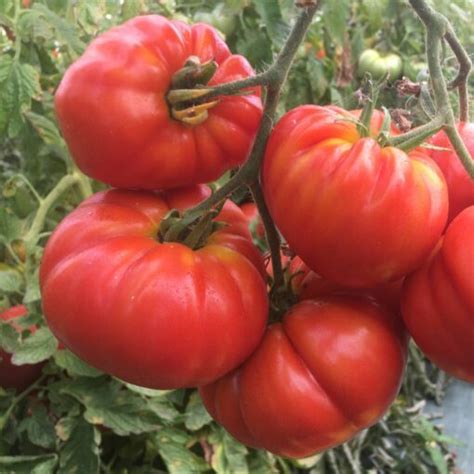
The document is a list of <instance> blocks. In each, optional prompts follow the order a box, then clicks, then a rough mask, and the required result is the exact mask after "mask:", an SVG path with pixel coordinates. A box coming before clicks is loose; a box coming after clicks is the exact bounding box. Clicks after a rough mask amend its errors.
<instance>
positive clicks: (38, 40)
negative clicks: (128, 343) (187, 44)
mask: <svg viewBox="0 0 474 474" xmlns="http://www.w3.org/2000/svg"><path fill="white" fill-rule="evenodd" d="M437 3H439V9H440V11H441V12H443V13H446V14H448V16H449V17H450V18H451V19H452V20H453V21H455V24H456V27H457V28H456V29H457V32H458V34H459V36H460V38H461V40H462V42H463V44H465V46H466V47H467V48H468V49H469V48H471V50H472V47H473V45H474V37H473V35H472V23H473V22H474V17H473V15H474V9H472V8H469V5H470V0H457V1H455V2H452V1H447V0H446V1H445V0H442V1H439V2H437ZM140 14H159V15H162V16H164V17H166V18H168V19H170V20H173V21H174V20H178V21H182V22H186V23H192V22H194V21H202V22H206V23H210V24H212V25H213V26H214V27H215V28H217V29H218V30H219V31H220V32H221V34H222V35H223V36H222V38H221V37H219V39H216V41H218V42H219V41H222V42H223V41H224V38H225V41H226V43H227V45H228V46H229V50H230V52H231V53H232V54H240V55H243V56H245V57H246V58H247V60H248V62H249V64H250V66H251V67H252V68H253V69H254V70H255V71H257V72H258V71H261V70H263V69H264V68H265V67H266V66H267V65H268V64H271V63H272V61H273V58H274V56H275V54H276V53H277V52H278V51H280V49H281V47H282V45H283V44H284V41H285V39H286V37H287V34H288V32H289V31H290V27H291V25H292V24H293V21H294V17H295V8H294V2H293V1H290V0H280V1H271V2H270V1H265V0H215V1H210V2H204V1H196V2H188V1H184V0H163V1H160V2H146V1H144V0H124V1H121V2H119V1H117V2H110V1H105V0H93V1H90V2H89V1H87V2H85V1H84V2H64V1H61V0H33V1H21V2H20V1H14V0H1V1H0V51H1V52H0V140H1V146H0V175H1V176H0V187H1V193H2V194H1V196H0V199H1V206H0V312H3V311H4V310H7V309H9V308H14V307H17V306H18V305H26V309H27V312H26V314H24V315H22V316H21V317H19V318H18V319H17V323H16V327H12V325H11V324H10V323H9V322H8V321H6V320H5V321H4V320H3V319H2V318H0V346H1V348H2V350H0V357H2V360H0V374H1V373H2V372H1V371H2V370H3V369H2V365H1V364H3V363H4V355H5V354H6V356H5V359H8V363H9V366H8V370H10V369H12V370H14V369H15V368H16V367H17V368H19V369H20V368H21V369H23V370H25V369H26V368H28V367H30V368H31V367H34V368H35V369H34V373H33V374H28V375H29V376H30V375H31V378H30V379H29V380H28V384H29V386H24V385H23V384H22V383H20V384H19V386H17V388H19V389H20V391H17V390H15V389H14V388H13V387H12V386H8V385H6V384H4V385H5V386H2V388H0V430H1V436H0V472H15V473H16V472H18V473H22V472H28V473H30V472H32V473H53V472H54V473H55V472H60V473H70V472H80V473H91V474H93V473H97V472H106V473H107V472H110V473H112V472H123V473H130V474H131V473H160V472H163V471H167V472H170V473H176V474H183V473H188V472H192V473H199V472H204V473H207V472H217V473H220V474H225V473H229V474H230V473H235V472H237V473H239V474H240V473H242V474H245V473H254V472H255V473H260V472H261V473H264V472H284V473H288V472H316V473H319V472H330V473H338V472H348V470H350V469H353V468H354V466H359V469H378V470H380V472H384V471H387V470H388V471H390V472H410V471H411V470H412V469H413V466H419V465H420V464H422V465H423V466H426V469H427V470H430V469H431V470H433V469H437V470H439V472H447V470H448V467H449V466H451V465H452V460H451V457H450V454H449V451H448V448H447V444H448V443H449V442H451V440H449V439H448V438H446V437H445V436H443V435H442V434H441V432H440V431H439V430H438V429H437V428H435V427H434V426H433V425H432V424H431V423H430V422H429V421H428V420H427V419H426V418H425V417H423V415H422V414H421V413H420V409H419V406H420V405H419V403H418V402H419V401H420V400H422V399H423V398H426V397H430V398H436V397H439V396H440V387H442V382H441V381H440V380H441V379H440V377H439V372H438V371H437V370H436V369H435V368H434V367H433V366H432V365H431V364H430V363H429V362H428V361H426V360H424V359H423V358H422V356H421V355H420V353H419V352H418V351H417V349H416V348H415V347H414V346H410V350H409V353H410V358H409V361H408V369H407V376H406V377H405V379H404V381H403V385H402V389H401V393H400V395H399V397H398V398H397V400H396V401H395V402H394V404H393V405H392V407H391V409H390V410H389V412H388V413H387V415H386V416H385V417H384V419H383V420H382V421H381V422H380V423H378V424H377V425H375V426H374V427H373V428H371V429H370V430H369V431H366V430H365V431H363V432H362V433H361V434H360V435H358V436H357V437H356V438H354V439H353V440H351V441H350V442H349V443H347V444H346V445H344V446H343V447H338V448H334V449H331V450H329V451H326V452H324V453H321V454H318V455H315V456H312V457H310V458H306V459H302V460H289V459H286V458H282V457H278V456H276V455H273V454H270V453H269V452H267V451H263V450H257V449H253V448H248V447H246V446H244V445H242V444H240V443H238V442H237V441H236V440H235V439H234V438H232V437H231V436H230V435H229V434H228V433H227V432H226V431H225V430H224V429H223V428H222V427H220V426H219V425H217V424H216V423H215V422H213V421H212V419H211V416H210V415H209V414H208V412H207V411H206V409H205V408H204V406H203V403H202V402H201V399H200V397H199V396H198V393H197V391H196V390H192V389H176V390H154V389H150V388H143V387H139V386H136V385H133V384H130V383H126V382H123V381H119V380H118V379H115V378H113V377H111V376H110V375H106V374H104V373H103V372H102V371H101V370H99V368H96V367H92V366H89V365H88V364H87V363H86V362H84V361H83V360H81V359H79V358H78V357H77V356H76V355H74V354H73V353H72V352H70V351H69V350H68V349H67V348H65V347H64V346H63V345H62V344H59V345H58V341H57V340H56V338H55V337H54V336H53V334H52V333H51V331H50V330H49V328H48V326H47V325H46V324H45V318H44V315H43V313H42V302H41V294H40V288H39V265H40V261H41V259H42V257H43V254H44V247H45V244H46V240H47V238H48V237H49V235H50V234H51V233H52V231H53V230H54V229H55V228H56V227H57V225H58V223H59V222H60V221H61V220H62V219H63V218H64V217H65V216H66V215H67V214H69V213H70V212H71V211H73V209H75V208H76V207H77V206H78V205H79V203H80V202H82V201H84V200H85V199H86V198H89V197H90V196H91V195H92V194H93V193H94V192H101V191H103V190H104V188H105V186H104V185H103V184H101V183H99V182H95V181H94V182H93V181H90V180H89V179H88V178H86V177H85V176H84V175H82V174H81V173H80V172H79V171H78V170H77V168H76V165H75V164H74V162H73V160H72V158H71V156H70V154H69V150H68V148H67V146H66V144H65V141H64V139H63V138H62V133H61V132H60V130H59V128H58V124H57V121H56V116H55V113H54V95H55V92H56V90H57V88H58V85H59V83H60V81H61V79H62V77H63V76H64V73H65V71H66V69H67V68H68V67H69V65H70V64H72V62H74V61H76V60H77V59H78V58H79V57H80V55H81V54H82V53H83V52H84V51H85V49H86V47H87V45H88V44H89V43H90V42H91V41H92V40H93V39H94V38H95V37H96V36H97V35H99V34H100V33H103V32H104V31H106V30H109V29H110V28H111V27H113V26H116V25H118V24H121V23H123V22H124V21H126V20H129V19H131V18H133V17H135V16H137V15H140ZM422 38H423V31H422V27H421V25H420V23H419V22H418V20H417V19H416V18H415V16H414V15H413V12H412V11H411V10H410V9H409V7H408V6H407V5H406V3H405V2H403V1H401V0H396V1H382V2H374V1H372V0H361V1H357V2H356V1H350V0H344V1H342V2H330V1H327V2H324V4H323V6H322V9H321V10H320V11H319V12H318V13H317V14H316V16H315V18H314V20H313V22H312V24H311V26H310V28H309V31H308V34H307V36H306V40H305V42H304V43H303V44H302V45H301V46H300V48H299V50H298V53H297V55H296V59H295V63H294V66H293V69H292V71H291V74H290V76H289V78H288V82H287V86H286V87H285V89H284V91H283V94H282V98H281V101H280V103H279V106H278V115H279V116H283V115H284V114H285V113H286V112H287V111H288V110H289V109H290V108H292V107H295V106H299V105H301V104H305V103H309V104H319V105H326V104H329V103H331V104H336V105H337V106H341V107H345V108H346V109H354V108H356V106H357V101H356V99H355V95H354V92H355V91H356V90H357V89H358V88H359V86H360V80H361V78H360V77H359V76H358V74H357V58H359V56H360V55H361V53H362V52H363V51H364V50H367V49H375V50H377V51H379V52H380V53H381V54H382V55H388V54H395V55H397V57H400V58H401V60H402V61H403V70H404V73H405V74H406V75H411V77H415V78H416V77H421V76H420V75H422V74H423V64H424V56H423V48H424V46H423V41H422ZM226 54H230V53H226ZM415 63H416V64H418V65H419V66H420V67H418V66H417V67H418V69H416V71H415V72H413V71H414V65H415ZM250 66H248V65H247V63H245V67H243V69H244V72H245V74H246V75H248V74H250ZM398 66H399V65H398V62H397V68H398ZM445 69H446V71H447V74H448V76H450V77H454V76H455V74H456V66H455V63H454V62H453V61H452V59H451V58H449V57H448V58H446V60H445ZM234 72H235V71H234ZM241 72H242V71H241ZM231 73H232V71H230V72H229V74H231ZM397 73H398V71H397ZM413 74H414V76H413ZM237 75H238V74H237ZM235 78H236V77H234V79H235ZM471 86H472V84H471ZM87 92H90V89H89V90H88V89H87V84H86V85H85V88H84V93H87ZM425 92H426V91H425ZM381 98H382V99H383V103H384V104H386V105H388V106H391V107H400V108H405V107H407V108H408V109H409V111H410V115H409V120H410V121H411V122H413V123H420V122H423V121H424V120H426V117H427V115H429V113H430V110H431V109H430V108H431V107H432V99H431V97H430V95H429V93H423V92H422V93H421V94H420V95H418V96H417V97H414V96H411V97H409V98H406V97H400V96H399V95H398V94H396V92H395V90H394V88H393V87H392V86H391V85H390V84H389V85H388V86H387V87H386V88H384V89H383V90H382V92H381ZM254 99H255V100H254ZM256 99H257V97H256V96H255V97H254V96H249V95H248V94H247V95H245V94H244V95H241V96H235V97H233V98H232V100H231V102H232V104H234V105H235V104H239V103H242V102H244V103H252V104H253V107H254V109H255V110H253V112H252V113H250V119H247V118H245V117H244V118H243V119H242V120H244V121H250V122H251V121H252V120H254V119H255V115H258V116H259V114H260V108H259V107H260V105H259V103H257V102H256ZM78 103H80V100H79V99H78ZM103 112H105V114H106V113H107V111H103ZM86 113H90V112H87V111H86ZM91 115H92V114H91ZM95 118H96V117H94V116H91V117H90V128H91V130H90V132H96V130H94V127H95V124H94V120H95ZM115 118H117V117H115ZM86 131H87V130H86ZM225 133H226V130H224V134H225ZM250 135H251V134H250ZM249 140H251V137H250V138H249V137H243V138H242V143H243V144H242V143H241V145H242V147H243V148H245V147H248V141H249ZM100 145H101V146H105V145H106V143H104V142H101V143H100ZM115 151H117V150H115ZM118 151H122V152H125V151H127V150H123V149H119V150H118ZM438 151H439V150H438ZM127 152H129V151H127ZM441 152H442V150H441V151H439V153H441ZM439 160H442V156H441V157H440V158H439ZM217 168H218V171H215V170H211V172H210V173H209V177H206V178H205V179H214V178H217V175H218V174H219V173H220V172H221V171H224V168H225V167H222V166H218V167H217ZM182 171H183V173H186V172H190V170H186V169H185V168H183V170H182ZM125 174H126V175H127V174H128V173H125ZM145 174H146V173H145ZM126 177H128V178H130V176H126ZM122 178H123V176H122ZM180 178H183V182H185V181H186V179H185V177H182V176H181V177H180ZM227 178H228V175H225V176H224V178H223V179H224V180H225V179H227ZM448 185H449V183H448ZM148 187H152V188H153V185H150V186H148ZM450 192H451V190H450ZM247 198H248V196H247V195H246V194H245V193H241V194H239V193H237V194H236V195H235V196H234V199H235V200H236V201H238V203H239V204H240V203H242V202H245V201H246V200H248V199H247ZM252 219H253V218H252ZM252 227H253V230H255V231H256V234H257V237H258V244H259V245H260V246H262V245H264V244H262V242H263V239H262V230H261V228H260V227H257V224H256V223H253V224H252ZM84 229H85V230H87V229H86V227H84ZM222 232H223V233H225V232H226V230H225V229H224V230H223V231H222ZM78 244H79V243H78ZM260 271H261V269H260ZM66 290H67V288H66V289H65V290H64V291H66ZM77 291H78V292H79V289H78V290H77ZM397 291H398V290H397ZM56 297H57V298H58V301H60V298H61V295H60V294H59V295H57V296H56ZM58 305H59V302H58ZM140 312H141V313H143V314H142V316H143V318H144V320H146V318H147V314H145V313H146V308H142V309H141V310H140ZM32 328H35V329H34V330H32ZM262 331H263V328H262ZM87 337H90V335H88V336H87ZM66 342H67V341H66ZM91 342H92V341H91ZM93 342H94V343H97V344H100V343H101V341H100V340H97V341H93ZM3 350H4V351H5V352H2V351H3ZM136 350H137V351H138V350H139V348H136ZM90 362H91V361H90ZM118 375H122V374H118ZM0 382H1V380H0ZM20 382H23V381H20ZM28 384H27V385H28ZM285 454H286V453H285Z"/></svg>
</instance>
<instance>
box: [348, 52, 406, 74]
mask: <svg viewBox="0 0 474 474" xmlns="http://www.w3.org/2000/svg"><path fill="white" fill-rule="evenodd" d="M357 70H358V73H359V75H360V76H363V75H364V74H365V73H366V72H368V73H370V74H371V76H372V78H373V79H381V78H382V77H384V76H385V75H386V74H388V75H389V79H390V80H392V81H394V80H395V79H398V78H399V77H400V76H401V75H402V71H403V61H402V58H401V57H400V56H399V55H398V54H395V53H389V54H386V55H382V54H380V53H379V52H378V51H377V50H375V49H366V50H365V51H363V52H362V54H361V55H360V57H359V64H358V68H357Z"/></svg>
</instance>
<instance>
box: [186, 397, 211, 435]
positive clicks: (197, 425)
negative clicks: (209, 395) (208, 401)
mask: <svg viewBox="0 0 474 474" xmlns="http://www.w3.org/2000/svg"><path fill="white" fill-rule="evenodd" d="M210 421H212V418H211V415H209V413H208V412H207V410H206V408H205V407H204V405H203V403H202V400H201V397H200V396H199V394H198V393H197V392H194V393H192V394H191V396H190V397H189V402H188V405H187V406H186V412H185V420H184V424H185V426H186V428H187V429H188V430H191V431H196V430H199V429H201V428H202V427H203V426H205V425H207V424H208V423H209V422H210Z"/></svg>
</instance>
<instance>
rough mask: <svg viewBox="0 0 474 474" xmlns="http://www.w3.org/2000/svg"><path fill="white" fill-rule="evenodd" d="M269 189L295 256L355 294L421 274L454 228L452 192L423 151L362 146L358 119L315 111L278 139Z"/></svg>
mask: <svg viewBox="0 0 474 474" xmlns="http://www.w3.org/2000/svg"><path fill="white" fill-rule="evenodd" d="M263 188H264V193H265V197H266V200H267V203H268V207H269V210H270V213H271V215H272V217H273V219H274V221H275V223H276V224H277V226H278V228H279V229H280V231H281V233H282V234H283V236H284V237H285V239H286V240H287V242H288V244H289V245H290V247H291V248H292V250H293V251H294V252H295V253H296V254H297V255H299V256H300V257H301V258H302V259H303V260H304V261H305V263H306V264H307V265H308V266H309V267H310V268H311V269H312V270H314V271H315V272H317V273H318V274H320V275H321V276H323V277H324V278H327V279H328V280H332V281H334V282H336V283H339V284H341V285H344V286H348V287H360V288H363V287H366V288H370V287H374V286H376V285H378V284H381V283H384V282H388V281H395V280H397V279H399V278H401V277H402V276H404V275H405V274H407V273H408V272H410V271H413V270H415V269H416V268H417V267H419V266H420V265H421V264H422V263H423V261H424V260H425V259H426V258H427V257H428V256H429V254H430V252H431V251H432V249H433V248H434V246H435V245H436V242H437V241H438V239H439V237H440V235H441V232H442V230H443V228H444V225H445V223H446V218H447V213H448V199H447V190H446V183H445V181H444V178H443V176H442V174H441V172H440V170H439V169H438V168H437V166H436V165H435V164H434V163H433V162H432V161H431V160H430V159H429V158H428V157H426V156H425V155H423V154H422V153H420V152H419V151H414V152H412V153H410V154H409V155H408V156H407V155H406V154H405V153H404V152H403V151H401V150H399V149H397V148H394V147H385V148H382V147H381V146H380V145H379V144H378V143H377V142H376V141H375V140H374V139H373V138H361V137H360V135H359V133H358V131H357V127H356V125H355V123H354V119H353V114H351V113H349V112H346V111H344V110H342V109H340V108H337V107H332V106H328V107H319V106H312V105H306V106H301V107H297V108H296V109H294V110H292V111H290V112H289V113H287V114H286V115H285V116H284V117H283V118H282V119H281V120H280V122H279V123H278V124H277V126H276V127H275V129H274V131H273V132H272V135H271V137H270V140H269V144H268V147H267V151H266V154H265V159H264V168H263Z"/></svg>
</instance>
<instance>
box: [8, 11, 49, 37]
mask: <svg viewBox="0 0 474 474" xmlns="http://www.w3.org/2000/svg"><path fill="white" fill-rule="evenodd" d="M17 32H18V34H19V35H20V36H21V37H22V39H23V41H26V40H28V39H29V40H31V41H35V42H38V41H46V40H52V39H54V31H53V29H52V27H51V25H50V24H49V23H48V21H47V20H46V18H44V16H43V15H42V14H41V12H40V11H38V10H37V9H35V8H29V9H28V10H26V11H24V12H23V14H22V15H21V16H20V20H19V21H18V27H17Z"/></svg>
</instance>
